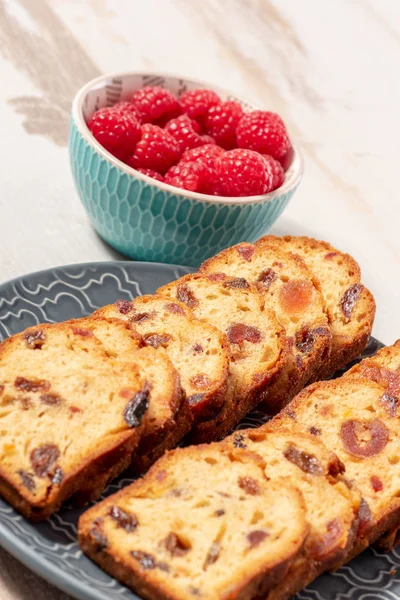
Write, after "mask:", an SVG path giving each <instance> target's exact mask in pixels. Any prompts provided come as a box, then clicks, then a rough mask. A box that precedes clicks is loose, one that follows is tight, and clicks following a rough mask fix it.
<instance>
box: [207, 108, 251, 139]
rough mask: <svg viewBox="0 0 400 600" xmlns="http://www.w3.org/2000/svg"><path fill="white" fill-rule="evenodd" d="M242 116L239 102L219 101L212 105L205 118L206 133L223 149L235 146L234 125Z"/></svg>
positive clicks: (235, 125)
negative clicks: (219, 102)
mask: <svg viewBox="0 0 400 600" xmlns="http://www.w3.org/2000/svg"><path fill="white" fill-rule="evenodd" d="M242 117H243V109H242V107H241V106H240V104H239V102H233V101H229V102H221V104H217V105H216V106H212V107H211V108H210V110H209V111H208V115H207V119H206V128H207V133H209V134H210V135H211V136H212V137H213V138H214V139H215V141H216V143H217V144H218V145H219V146H222V148H225V150H231V149H232V148H236V147H237V142H236V127H237V125H238V123H239V121H240V119H241V118H242Z"/></svg>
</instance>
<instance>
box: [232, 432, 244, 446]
mask: <svg viewBox="0 0 400 600" xmlns="http://www.w3.org/2000/svg"><path fill="white" fill-rule="evenodd" d="M233 445H234V446H235V448H247V444H245V443H244V435H243V433H235V435H234V438H233Z"/></svg>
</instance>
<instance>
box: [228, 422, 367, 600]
mask: <svg viewBox="0 0 400 600" xmlns="http://www.w3.org/2000/svg"><path fill="white" fill-rule="evenodd" d="M226 442H227V443H228V442H229V443H231V444H232V446H233V447H236V448H245V449H248V450H250V451H252V452H256V453H257V454H259V455H260V456H261V457H262V458H263V459H264V461H265V474H266V476H267V478H268V479H269V480H272V481H277V480H279V479H280V478H281V477H287V478H288V479H290V481H291V483H292V484H293V485H295V486H296V488H297V489H298V490H300V492H301V493H302V495H303V497H304V501H305V505H306V510H307V521H308V524H309V526H310V533H309V536H308V538H307V540H306V543H305V547H304V551H303V554H302V555H301V556H299V557H298V558H297V560H296V561H295V562H294V563H293V565H292V568H291V571H290V572H289V574H288V576H287V577H286V578H285V580H284V581H283V582H282V583H281V584H280V585H278V586H277V587H276V588H274V590H272V591H271V592H270V594H269V595H268V600H278V599H279V600H282V599H283V598H289V597H291V596H292V594H294V593H296V592H297V591H298V590H299V589H300V588H302V587H304V586H306V585H307V584H308V583H310V582H311V581H313V580H314V579H315V578H316V577H317V576H318V575H319V574H320V573H322V572H323V571H325V570H327V569H331V568H334V567H335V565H337V564H338V563H339V564H340V563H341V562H342V561H343V560H344V558H345V557H346V556H347V553H348V551H349V549H350V548H351V547H352V545H353V543H354V539H355V534H356V529H357V524H358V510H359V506H360V494H359V492H358V491H357V490H351V489H350V488H349V485H348V484H347V482H346V480H345V479H344V477H343V475H342V473H343V471H344V466H343V464H342V463H341V462H340V460H339V459H338V458H337V456H336V455H335V454H333V453H332V452H331V451H330V450H328V449H327V448H326V447H325V446H324V444H323V443H322V442H321V441H320V440H319V439H318V438H316V437H315V436H313V435H312V434H306V433H297V432H293V431H289V430H285V429H281V430H273V431H271V430H270V429H269V428H268V424H266V425H264V426H263V427H260V428H258V429H248V430H241V431H237V432H235V433H234V434H233V435H232V436H230V437H229V438H227V439H226ZM321 508H322V510H321Z"/></svg>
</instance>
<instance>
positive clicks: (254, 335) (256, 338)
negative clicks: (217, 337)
mask: <svg viewBox="0 0 400 600" xmlns="http://www.w3.org/2000/svg"><path fill="white" fill-rule="evenodd" d="M226 334H227V336H228V339H229V341H230V342H231V344H241V343H242V342H245V341H246V342H250V343H252V344H258V343H259V342H260V341H261V339H262V335H261V331H260V330H259V329H257V327H252V326H251V325H245V324H244V323H235V324H234V325H231V326H230V327H229V328H228V330H227V332H226Z"/></svg>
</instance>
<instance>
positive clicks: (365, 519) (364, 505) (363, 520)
mask: <svg viewBox="0 0 400 600" xmlns="http://www.w3.org/2000/svg"><path fill="white" fill-rule="evenodd" d="M372 524H373V518H372V512H371V509H370V507H369V504H368V502H367V501H366V500H365V498H361V501H360V508H359V509H358V531H357V536H358V537H360V538H361V537H363V536H364V535H365V534H366V533H367V531H368V530H369V529H370V528H371V526H372Z"/></svg>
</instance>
